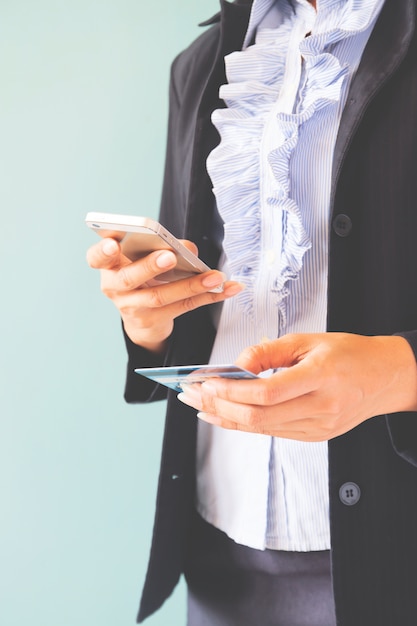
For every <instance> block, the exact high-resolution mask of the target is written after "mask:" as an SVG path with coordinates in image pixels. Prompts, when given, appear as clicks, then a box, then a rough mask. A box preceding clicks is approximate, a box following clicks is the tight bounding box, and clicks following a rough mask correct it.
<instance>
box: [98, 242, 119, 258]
mask: <svg viewBox="0 0 417 626" xmlns="http://www.w3.org/2000/svg"><path fill="white" fill-rule="evenodd" d="M101 249H102V250H103V252H104V254H105V255H106V256H113V255H114V254H116V252H117V251H118V249H119V247H118V245H117V243H116V242H115V241H113V239H106V241H104V242H103V245H102V246H101Z"/></svg>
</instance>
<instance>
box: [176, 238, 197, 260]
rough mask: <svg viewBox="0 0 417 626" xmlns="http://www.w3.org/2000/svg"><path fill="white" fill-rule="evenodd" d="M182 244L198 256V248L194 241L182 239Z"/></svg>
mask: <svg viewBox="0 0 417 626" xmlns="http://www.w3.org/2000/svg"><path fill="white" fill-rule="evenodd" d="M180 242H181V243H182V244H183V245H184V246H185V247H186V248H188V250H189V251H190V252H192V253H193V254H195V256H198V248H197V246H196V245H195V243H194V242H193V241H190V240H189V239H180Z"/></svg>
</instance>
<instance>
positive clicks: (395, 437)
mask: <svg viewBox="0 0 417 626" xmlns="http://www.w3.org/2000/svg"><path fill="white" fill-rule="evenodd" d="M398 334H399V335H400V336H401V337H404V339H406V340H407V341H408V343H409V344H410V347H411V349H412V350H413V352H414V356H415V358H416V360H417V331H415V330H414V331H409V332H404V333H398ZM387 424H388V430H389V433H390V437H391V441H392V445H393V447H394V449H395V451H396V452H397V453H398V454H399V455H400V456H401V457H402V458H403V459H405V460H406V461H408V462H409V463H411V464H412V465H414V466H416V467H417V412H409V413H394V414H392V415H387Z"/></svg>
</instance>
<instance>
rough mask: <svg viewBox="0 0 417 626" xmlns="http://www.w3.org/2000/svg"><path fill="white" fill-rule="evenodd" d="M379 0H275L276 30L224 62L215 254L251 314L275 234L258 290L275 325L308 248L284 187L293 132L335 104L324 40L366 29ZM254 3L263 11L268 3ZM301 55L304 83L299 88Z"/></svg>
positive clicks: (342, 74)
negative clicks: (219, 239)
mask: <svg viewBox="0 0 417 626" xmlns="http://www.w3.org/2000/svg"><path fill="white" fill-rule="evenodd" d="M382 1H383V0H374V1H370V0H368V2H366V1H363V0H362V1H360V0H318V6H317V14H316V12H315V11H314V9H313V7H312V6H311V5H310V4H309V3H308V2H307V0H292V4H290V3H289V1H288V0H278V6H279V8H280V16H279V17H280V26H279V27H278V28H277V29H273V28H266V29H262V27H260V28H259V29H258V32H257V37H256V44H255V45H253V46H249V47H247V48H245V49H244V50H242V51H240V52H234V53H232V54H230V55H228V56H227V57H226V60H225V61H226V73H227V78H228V83H227V84H226V85H223V86H222V87H221V89H220V97H221V98H222V99H223V100H225V102H226V104H227V108H225V109H220V110H217V111H215V112H214V113H213V117H212V120H213V123H214V125H215V126H216V128H217V130H218V132H219V134H220V137H221V141H220V144H219V146H218V147H217V148H216V149H215V150H214V151H213V152H212V153H211V155H210V156H209V158H208V161H207V167H208V171H209V174H210V176H211V179H212V182H213V191H214V194H215V196H216V200H217V205H218V210H219V212H220V215H221V216H222V219H223V221H224V229H225V236H224V244H223V246H224V251H225V254H226V256H227V261H228V266H229V270H230V273H231V278H233V279H234V280H238V281H241V282H243V283H244V284H245V285H246V289H245V290H244V291H243V292H242V293H241V294H239V296H238V298H239V300H240V303H241V305H242V307H243V310H244V312H245V313H246V314H247V315H251V316H252V317H255V308H256V307H255V293H256V285H257V284H258V283H259V278H260V276H259V268H260V265H261V263H260V261H261V256H262V255H263V254H267V253H268V250H267V249H265V242H266V241H268V240H270V233H267V232H266V229H268V228H270V224H271V223H272V224H274V225H275V226H276V228H277V230H278V229H279V230H280V231H281V232H275V239H274V242H275V244H274V245H276V246H277V247H278V248H279V249H277V250H276V251H275V254H274V255H273V257H274V261H273V262H271V263H270V264H269V268H270V269H269V272H268V273H269V276H270V278H269V283H268V286H267V290H268V292H269V293H268V296H269V297H270V298H271V299H273V300H275V303H276V305H277V307H278V310H279V312H280V326H281V328H282V327H285V322H286V297H287V295H288V292H289V282H290V281H291V280H294V279H296V278H297V277H298V275H299V272H300V270H301V267H302V263H303V257H304V255H305V253H306V251H307V250H308V249H309V248H310V247H311V241H310V239H309V237H308V235H307V233H306V231H305V228H304V226H303V220H302V215H301V212H300V209H299V207H298V206H297V204H296V202H295V201H294V199H293V198H292V197H291V189H290V183H289V181H290V172H289V164H290V159H291V155H292V153H293V152H294V150H295V149H296V147H297V144H298V135H299V129H300V127H301V125H303V124H305V123H306V122H307V121H308V120H309V119H310V118H311V117H312V116H313V115H314V114H315V113H316V112H317V111H319V110H321V109H323V108H324V107H326V106H328V105H329V104H331V103H338V102H340V100H341V93H342V85H343V82H344V80H345V78H346V76H347V74H348V71H349V68H348V67H347V66H345V65H342V64H341V63H340V62H339V60H338V58H337V57H336V56H335V55H334V54H332V52H331V49H332V47H333V44H335V43H337V42H339V41H341V40H342V39H344V38H346V37H348V36H350V35H352V34H353V33H358V32H360V31H362V30H365V29H367V28H368V27H369V24H370V23H371V22H372V19H374V17H375V14H376V11H377V8H378V6H380V5H381V4H382ZM256 3H257V0H255V3H254V7H253V10H255V9H256ZM258 4H259V5H262V6H263V10H264V15H265V14H266V13H267V12H268V10H269V9H270V8H271V6H272V4H273V3H272V2H268V1H267V0H259V2H258ZM268 6H269V9H268ZM258 8H259V6H258ZM265 12H266V13H265ZM309 33H311V35H310V36H308V37H306V35H307V34H309ZM300 55H302V56H303V58H304V70H303V71H304V77H303V85H304V86H303V88H302V90H301V91H300V92H299V91H298V85H299V84H300V78H301V62H300V58H301V57H300ZM265 154H266V155H267V158H266V162H265V163H264V162H263V161H264V160H265V159H262V156H263V155H265ZM268 214H269V215H268ZM267 216H268V219H266V217H267Z"/></svg>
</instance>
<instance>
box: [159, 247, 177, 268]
mask: <svg viewBox="0 0 417 626" xmlns="http://www.w3.org/2000/svg"><path fill="white" fill-rule="evenodd" d="M174 263H175V255H174V253H173V252H169V250H167V251H166V252H161V254H160V255H159V256H158V257H157V258H156V264H157V266H158V267H160V268H161V269H163V268H165V267H171V265H173V264H174Z"/></svg>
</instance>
